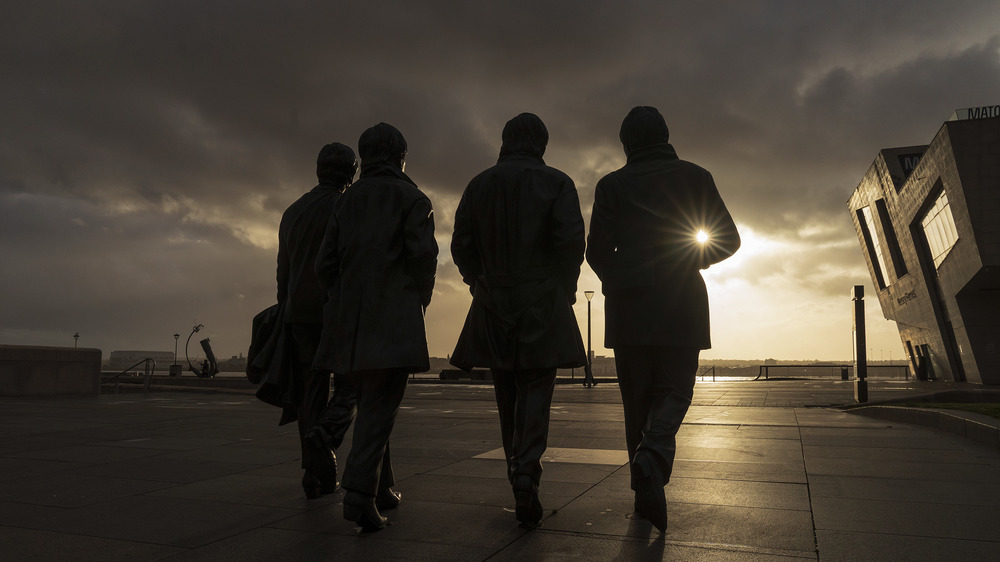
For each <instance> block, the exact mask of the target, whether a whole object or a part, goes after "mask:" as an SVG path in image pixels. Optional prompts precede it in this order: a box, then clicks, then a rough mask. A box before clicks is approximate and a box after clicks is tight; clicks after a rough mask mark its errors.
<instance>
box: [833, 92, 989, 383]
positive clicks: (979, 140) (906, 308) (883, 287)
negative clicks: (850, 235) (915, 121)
mask: <svg viewBox="0 0 1000 562" xmlns="http://www.w3.org/2000/svg"><path fill="white" fill-rule="evenodd" d="M847 205H848V207H849V208H850V210H851V217H852V218H853V220H854V227H855V229H856V230H857V234H858V240H859V241H860V242H861V251H862V253H863V254H864V257H865V260H866V261H867V262H868V269H869V272H870V273H871V276H872V283H873V284H874V286H875V289H876V293H877V296H878V299H879V304H880V305H881V306H882V313H883V314H884V315H885V317H886V318H887V319H889V320H893V321H895V322H896V325H897V327H898V329H899V336H900V339H901V340H902V343H903V348H904V350H905V352H906V354H907V355H908V358H909V361H910V369H911V370H912V372H913V374H914V375H916V376H917V377H918V378H939V379H946V380H954V381H968V382H977V383H984V384H1000V354H998V353H997V347H998V344H1000V106H988V107H981V108H971V109H961V110H958V111H956V112H955V113H954V114H953V115H952V117H951V119H950V120H948V121H946V122H945V123H944V124H943V125H942V126H941V129H940V130H939V131H938V133H937V134H936V135H935V136H934V138H933V140H931V142H930V144H928V145H925V146H907V147H902V148H887V149H884V150H882V151H880V152H879V153H878V156H877V157H876V158H875V162H873V163H872V165H871V168H869V169H868V173H866V174H865V176H864V178H863V179H862V180H861V183H860V184H859V185H858V187H857V189H856V190H855V191H854V195H852V196H851V198H850V200H849V201H848V203H847Z"/></svg>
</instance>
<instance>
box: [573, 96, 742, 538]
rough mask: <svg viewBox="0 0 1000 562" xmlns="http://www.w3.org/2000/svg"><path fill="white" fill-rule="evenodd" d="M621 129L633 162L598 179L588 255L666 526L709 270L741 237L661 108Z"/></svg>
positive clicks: (628, 428)
mask: <svg viewBox="0 0 1000 562" xmlns="http://www.w3.org/2000/svg"><path fill="white" fill-rule="evenodd" d="M620 138H621V142H622V145H623V146H624V148H625V155H626V157H627V163H626V164H625V166H624V167H622V168H620V169H619V170H616V171H614V172H612V173H610V174H608V175H607V176H605V177H604V178H602V179H601V180H600V181H599V182H598V183H597V188H596V193H595V196H594V211H593V214H592V216H591V222H590V235H589V238H588V246H587V261H588V262H589V263H590V265H591V267H593V269H594V271H595V272H596V273H597V276H598V277H600V279H601V281H602V283H603V292H604V295H605V346H606V347H609V348H613V349H614V351H615V365H616V367H617V371H618V382H619V386H620V389H621V393H622V404H623V405H624V409H625V441H626V445H627V446H628V453H629V461H630V463H631V470H632V489H633V490H635V508H636V510H637V511H638V512H639V513H640V514H641V515H642V516H644V517H646V518H647V519H649V520H650V521H651V522H652V523H653V525H655V526H656V527H657V528H658V529H660V530H661V531H663V530H665V529H666V526H667V507H666V501H665V497H664V493H663V486H664V485H665V484H666V483H667V482H668V481H669V480H670V473H671V470H672V467H673V460H674V452H675V450H676V442H675V435H676V434H677V430H678V429H679V428H680V425H681V422H682V421H683V419H684V415H685V414H686V413H687V410H688V407H689V406H690V405H691V397H692V394H693V391H694V382H695V375H696V373H697V370H698V354H699V352H700V350H702V349H708V348H709V347H711V340H710V337H709V315H708V293H707V291H706V289H705V282H704V280H703V279H702V277H701V272H700V270H702V269H705V268H707V267H708V266H710V265H712V264H714V263H717V262H720V261H722V260H724V259H726V258H727V257H729V256H730V255H732V254H733V253H734V252H735V251H736V250H737V249H738V248H739V246H740V237H739V233H738V232H737V231H736V225H735V224H734V223H733V219H732V217H731V216H730V214H729V211H728V210H727V209H726V205H725V204H724V203H723V201H722V198H721V197H720V196H719V192H718V190H717V189H716V187H715V182H714V181H713V179H712V175H711V174H709V173H708V171H706V170H705V169H703V168H701V167H699V166H696V165H695V164H692V163H690V162H685V161H684V160H680V159H678V158H677V154H676V152H674V148H673V147H672V146H671V145H670V144H669V142H668V139H669V133H668V130H667V125H666V123H665V122H664V120H663V117H662V116H661V115H660V113H659V112H658V111H657V110H656V109H654V108H652V107H636V108H634V109H633V110H632V111H631V112H629V114H628V116H626V117H625V120H624V121H623V122H622V127H621V135H620ZM699 231H702V232H704V234H703V235H702V239H703V240H704V241H703V242H702V241H699V240H698V238H699V237H698V232H699ZM706 235H707V239H705V238H706Z"/></svg>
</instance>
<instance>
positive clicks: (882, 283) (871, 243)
mask: <svg viewBox="0 0 1000 562" xmlns="http://www.w3.org/2000/svg"><path fill="white" fill-rule="evenodd" d="M861 213H862V217H863V219H864V220H862V221H861V226H862V228H863V229H864V233H865V239H866V240H865V241H866V242H867V243H868V250H869V252H870V253H872V254H874V255H873V256H872V257H873V259H872V266H873V267H874V268H875V280H876V281H877V282H878V285H879V289H884V288H886V287H888V286H889V276H888V275H886V273H888V272H889V270H888V269H887V268H886V267H885V255H884V252H883V251H882V244H880V243H879V241H878V234H877V233H876V232H875V217H874V216H873V214H872V208H871V207H865V208H864V209H861Z"/></svg>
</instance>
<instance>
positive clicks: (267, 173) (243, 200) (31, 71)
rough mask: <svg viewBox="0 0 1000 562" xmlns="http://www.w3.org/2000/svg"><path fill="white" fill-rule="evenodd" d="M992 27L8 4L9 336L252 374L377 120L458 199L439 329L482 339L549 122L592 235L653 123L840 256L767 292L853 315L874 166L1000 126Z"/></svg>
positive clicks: (1, 329) (912, 12) (803, 19)
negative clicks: (466, 242) (638, 126)
mask: <svg viewBox="0 0 1000 562" xmlns="http://www.w3.org/2000/svg"><path fill="white" fill-rule="evenodd" d="M996 19H997V18H996V17H994V16H991V15H990V13H989V12H986V13H985V14H984V11H983V7H982V6H981V5H980V4H978V3H975V2H966V3H962V2H951V3H947V4H944V3H930V2H920V3H914V2H884V3H877V4H874V5H873V4H871V3H860V2H828V3H823V4H822V5H816V4H815V3H804V2H724V3H712V4H711V5H710V6H706V7H697V6H672V5H670V4H669V3H654V2H640V1H626V2H617V3H613V4H612V3H598V2H572V3H570V2H504V3H492V2H444V1H438V2H420V3H414V2H369V3H354V4H347V5H343V4H341V3H322V4H320V3H315V4H314V3H305V2H290V3H282V4H281V5H277V4H274V3H265V2H241V3H232V4H230V3H207V4H206V3H200V2H153V3H135V2H100V3H78V2H62V3H58V2H57V3H27V2H13V3H7V4H6V5H5V6H4V7H3V8H2V9H0V53H2V54H0V72H2V73H3V76H4V82H5V85H4V86H3V87H2V88H0V128H2V130H3V131H4V134H3V135H2V136H0V198H2V203H3V206H2V207H0V223H2V224H3V225H4V226H2V227H0V228H3V232H4V236H3V239H2V240H0V249H2V252H3V254H2V255H3V260H4V273H3V276H2V277H0V280H2V284H3V287H2V288H3V290H4V294H5V295H8V296H7V297H5V299H6V300H7V301H9V302H5V304H4V307H3V308H4V315H3V318H2V322H0V324H2V326H0V335H2V336H3V339H4V340H5V341H11V342H14V340H18V342H19V343H26V342H24V341H21V340H25V339H31V338H27V336H25V334H31V337H32V338H36V339H39V340H44V338H43V337H40V336H38V334H43V333H49V332H51V333H57V332H58V333H61V332H60V330H63V327H64V326H67V327H69V328H68V329H70V330H74V331H75V330H82V329H83V328H73V327H72V326H74V325H81V324H83V323H85V322H90V323H91V324H90V325H89V328H88V329H90V330H92V331H94V332H99V333H102V334H105V336H104V337H105V339H106V341H107V344H106V345H104V347H105V351H110V350H111V349H115V348H122V347H125V346H142V347H160V348H165V347H166V346H165V345H162V344H161V342H162V339H163V338H162V336H161V335H160V332H169V333H171V334H172V333H173V332H174V331H181V330H184V329H186V326H187V325H188V324H190V323H192V322H193V321H194V320H196V319H198V320H200V321H204V322H205V324H206V325H207V326H208V327H209V328H208V329H217V330H218V335H214V336H213V341H216V340H217V339H218V341H220V342H221V341H234V342H238V343H235V344H233V345H232V346H231V347H230V346H229V345H226V346H225V349H224V350H223V354H234V353H238V352H239V351H241V350H242V349H243V348H244V347H245V343H246V342H245V340H246V334H245V332H246V324H247V319H248V317H249V316H248V315H252V313H253V312H255V311H256V310H257V309H260V308H263V307H264V306H266V305H267V304H269V301H270V300H272V299H273V293H274V281H273V278H274V273H273V268H274V252H275V250H274V244H275V241H276V235H275V231H276V227H277V222H278V220H279V217H280V213H281V211H282V210H284V208H285V207H286V206H287V205H288V204H289V203H291V201H293V200H294V199H295V198H296V197H297V196H298V195H299V194H300V193H302V192H303V191H305V190H306V189H308V188H310V187H311V186H312V185H313V184H314V183H315V175H314V166H315V156H316V152H317V151H318V150H319V148H320V147H321V146H322V145H323V144H325V143H327V142H330V141H340V142H344V143H347V144H350V145H352V146H353V145H354V144H356V141H357V138H358V136H359V135H360V133H361V132H362V131H363V130H364V129H365V128H366V127H368V126H370V125H372V124H374V123H376V122H378V121H386V122H389V123H392V124H393V125H395V126H397V127H398V128H399V129H400V130H401V131H402V132H403V134H404V135H405V136H406V138H407V140H408V142H409V146H410V151H409V157H408V162H407V172H408V173H409V174H410V175H411V176H412V177H413V178H414V179H415V180H416V181H417V183H418V184H420V185H421V186H422V187H423V188H425V189H426V190H427V191H428V193H429V194H430V195H431V197H432V199H433V200H434V201H435V206H436V207H437V210H438V239H439V241H440V242H441V244H442V257H443V261H444V263H443V266H442V269H441V272H440V277H441V281H440V287H439V291H438V294H437V296H436V297H435V298H437V299H439V301H438V302H439V306H440V307H441V308H440V310H441V311H445V310H447V311H449V315H448V317H447V318H445V317H443V316H442V317H440V318H438V317H435V321H436V322H439V323H449V324H460V323H461V312H460V310H461V309H462V307H463V306H465V301H464V300H462V299H465V298H467V293H466V294H464V295H463V294H462V291H463V290H464V288H463V287H462V286H461V284H460V280H459V279H458V278H457V274H456V273H455V272H454V271H453V269H454V268H453V267H450V266H449V264H447V258H448V248H447V242H448V240H449V239H450V224H451V218H452V217H451V216H450V213H452V212H453V208H454V204H455V203H456V202H457V198H458V196H459V195H460V194H461V191H462V189H463V188H464V186H465V184H466V183H467V182H468V180H469V179H470V178H471V177H472V176H473V175H475V174H476V173H477V172H479V171H480V170H482V169H483V168H485V167H487V166H490V165H492V164H493V163H494V162H495V160H496V157H497V152H498V149H499V145H500V130H501V129H502V127H503V124H504V122H506V120H507V119H509V118H510V117H512V116H514V115H516V114H517V113H520V112H522V111H530V112H533V113H536V114H538V115H539V116H540V117H541V118H542V119H543V120H544V121H545V123H546V125H547V127H548V129H549V131H550V135H551V138H550V142H549V147H548V150H547V152H546V160H547V161H548V162H549V163H550V164H552V165H555V166H557V167H560V168H562V169H563V170H564V171H566V172H567V173H569V174H570V175H571V176H572V177H573V178H574V180H575V181H576V182H577V184H578V186H579V188H580V196H581V203H582V205H583V209H584V213H585V215H587V216H589V210H590V205H591V202H592V196H593V195H592V194H593V187H594V184H595V183H596V181H597V180H598V179H599V178H600V177H601V176H602V175H603V174H605V173H607V172H608V171H610V170H612V169H614V168H616V167H618V166H620V165H621V164H622V163H623V162H624V157H623V156H622V154H621V147H620V144H619V143H618V139H617V133H618V127H619V125H620V123H621V119H622V117H623V116H624V115H625V113H626V112H627V111H628V109H629V108H630V107H632V106H634V105H639V104H648V105H655V106H658V107H659V108H660V109H661V110H662V111H663V113H664V115H665V116H666V118H667V122H668V124H669V126H670V128H671V133H672V140H673V142H674V144H675V146H676V147H677V150H678V152H679V153H680V154H681V156H682V157H684V158H688V159H691V160H693V161H695V162H698V163H700V164H702V165H704V166H705V167H707V168H708V169H710V170H711V171H712V172H713V174H714V175H715V177H716V180H717V183H718V184H719V186H720V189H721V190H722V192H723V195H724V197H725V198H726V200H727V202H729V204H730V207H731V210H732V212H733V214H734V216H735V217H736V219H737V221H738V222H739V223H740V224H741V225H744V226H746V227H748V228H752V229H753V230H754V231H755V232H758V233H759V234H761V235H766V236H771V237H774V238H775V239H777V240H785V241H789V242H790V243H794V244H797V245H798V246H796V247H797V248H798V247H807V248H808V247H812V248H816V249H820V250H822V251H819V252H816V255H812V256H810V255H808V254H807V253H803V255H802V256H801V259H799V260H797V262H796V265H795V266H794V268H793V269H788V267H787V266H784V265H782V264H781V263H780V262H777V261H775V258H773V257H770V258H763V257H762V258H761V260H760V261H759V262H756V263H750V264H747V265H746V268H745V270H744V272H743V274H744V275H745V278H746V279H747V280H750V281H753V280H755V279H757V280H759V279H766V278H767V276H768V275H773V274H774V272H776V271H780V272H782V273H783V274H785V275H798V276H803V277H805V278H809V279H811V280H812V279H815V286H816V288H817V289H816V290H817V291H818V292H819V294H827V293H829V294H834V293H836V294H839V293H842V292H843V291H842V287H841V285H842V284H843V282H844V279H842V278H841V275H840V274H837V273H835V272H836V271H845V270H850V269H851V268H852V267H853V268H856V267H857V264H858V263H860V262H859V253H855V251H854V250H853V249H852V246H850V245H845V244H844V241H847V242H849V243H851V244H856V242H855V241H854V240H853V237H854V234H853V229H852V227H851V224H850V220H849V216H848V215H847V213H846V211H845V206H844V201H846V199H847V197H848V196H849V194H850V192H851V191H852V189H853V187H854V186H855V185H856V184H857V182H858V181H859V180H860V178H861V176H862V175H863V173H864V171H865V170H866V169H867V167H868V166H869V165H870V163H871V161H872V159H873V158H874V156H875V154H876V152H877V151H878V150H879V149H880V148H884V147H889V146H901V145H910V144H923V143H926V142H928V141H929V140H930V138H931V137H932V136H933V134H934V133H935V132H936V130H937V128H938V127H939V126H940V123H941V122H942V121H943V120H944V119H946V118H947V117H948V115H949V114H950V112H951V111H952V110H953V109H955V108H958V107H967V106H974V105H980V104H984V103H996V102H997V100H996V99H993V98H992V97H991V96H995V95H996V94H995V92H997V91H1000V88H998V86H1000V84H998V81H1000V57H998V48H1000V39H998V34H997V32H996V31H995V30H996V29H998V26H997V21H996ZM852 253H853V255H852ZM852 271H853V270H852ZM831 272H833V273H831ZM733 275H736V273H733ZM14 295H16V297H15V296H14ZM176 303H185V304H184V305H182V306H178V305H176ZM430 314H432V315H433V314H435V313H434V312H433V310H432V311H431V313H430ZM442 314H444V313H443V312H442ZM137 316H138V317H147V318H148V317H152V318H155V320H153V321H147V322H145V323H141V326H142V327H141V328H139V327H136V326H139V325H140V324H139V323H137V321H135V320H134V318H135V317H137ZM452 316H458V318H452ZM443 331H444V332H448V331H447V330H443ZM448 333H450V332H448ZM60 337H61V336H60ZM431 337H432V339H434V338H438V339H439V340H440V341H438V342H437V343H436V344H435V343H433V342H432V347H433V348H434V349H433V351H434V352H435V353H438V354H444V353H447V352H448V351H449V350H450V349H448V348H449V346H450V342H449V341H448V338H449V337H451V336H440V337H438V336H435V335H433V334H431ZM144 338H148V339H144ZM124 342H127V343H124ZM143 342H148V343H143ZM27 343H30V342H27ZM37 343H44V341H38V342H37Z"/></svg>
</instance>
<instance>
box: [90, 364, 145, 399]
mask: <svg viewBox="0 0 1000 562" xmlns="http://www.w3.org/2000/svg"><path fill="white" fill-rule="evenodd" d="M139 365H143V373H144V375H145V377H146V383H145V384H144V385H143V390H145V391H146V392H149V385H150V384H151V383H152V382H153V375H154V374H155V373H156V359H153V358H152V357H147V358H145V359H143V360H141V361H139V362H137V363H136V364H135V365H132V366H130V367H128V368H127V369H123V370H122V372H120V373H118V374H117V375H113V376H110V377H108V378H105V379H101V386H104V385H105V384H107V383H109V382H114V383H115V394H118V383H119V380H118V379H120V378H121V377H122V375H125V374H128V373H129V372H130V371H131V370H132V369H135V368H136V367H138V366H139Z"/></svg>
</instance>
